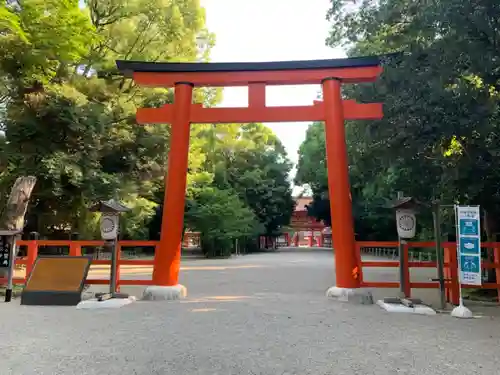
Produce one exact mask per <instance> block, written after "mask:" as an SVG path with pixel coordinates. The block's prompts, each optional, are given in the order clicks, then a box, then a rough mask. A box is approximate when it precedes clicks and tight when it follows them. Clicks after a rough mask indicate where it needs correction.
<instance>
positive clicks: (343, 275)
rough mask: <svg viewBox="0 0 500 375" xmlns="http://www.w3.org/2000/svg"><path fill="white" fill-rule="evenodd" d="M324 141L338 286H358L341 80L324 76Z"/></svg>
mask: <svg viewBox="0 0 500 375" xmlns="http://www.w3.org/2000/svg"><path fill="white" fill-rule="evenodd" d="M322 85H323V100H324V108H325V140H326V159H327V167H328V193H329V198H330V211H331V218H332V222H333V223H335V225H332V242H333V243H335V271H336V283H337V287H339V288H349V289H351V288H359V286H360V284H359V279H355V278H354V277H353V270H354V269H355V268H356V265H357V260H356V255H355V250H354V247H355V242H354V226H353V220H352V204H351V197H350V196H351V194H350V186H349V170H348V160H347V146H346V142H345V126H344V113H343V106H342V94H341V82H340V80H339V79H337V78H334V77H331V78H327V79H324V80H323V82H322Z"/></svg>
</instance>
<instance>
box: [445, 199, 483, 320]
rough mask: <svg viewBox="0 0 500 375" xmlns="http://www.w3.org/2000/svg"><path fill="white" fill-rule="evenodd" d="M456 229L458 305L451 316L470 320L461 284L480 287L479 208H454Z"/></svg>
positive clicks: (470, 315)
mask: <svg viewBox="0 0 500 375" xmlns="http://www.w3.org/2000/svg"><path fill="white" fill-rule="evenodd" d="M455 218H456V220H455V221H456V227H457V241H456V244H457V258H458V259H457V263H458V268H459V269H458V284H459V285H458V290H459V305H458V306H457V307H455V308H454V309H453V311H452V312H451V315H452V316H454V317H456V318H472V312H471V311H470V310H469V309H468V308H467V307H465V306H464V300H463V292H462V283H464V284H468V285H481V283H482V278H481V276H482V274H481V222H480V220H481V215H480V211H479V206H457V205H456V206H455Z"/></svg>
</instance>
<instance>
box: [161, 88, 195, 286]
mask: <svg viewBox="0 0 500 375" xmlns="http://www.w3.org/2000/svg"><path fill="white" fill-rule="evenodd" d="M192 98H193V85H192V84H191V83H186V82H179V83H176V85H175V96H174V115H173V116H174V117H173V120H172V124H171V128H170V129H171V136H170V152H169V154H168V171H167V176H166V177H165V198H164V200H163V215H162V223H161V235H160V246H159V247H158V250H157V251H156V255H155V264H154V268H153V281H154V284H155V285H159V286H173V285H177V284H178V283H179V270H180V265H181V239H182V226H183V221H184V202H185V197H186V175H187V168H188V156H189V132H190V111H191V104H192Z"/></svg>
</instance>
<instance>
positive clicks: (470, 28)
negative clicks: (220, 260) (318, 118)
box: [304, 0, 500, 238]
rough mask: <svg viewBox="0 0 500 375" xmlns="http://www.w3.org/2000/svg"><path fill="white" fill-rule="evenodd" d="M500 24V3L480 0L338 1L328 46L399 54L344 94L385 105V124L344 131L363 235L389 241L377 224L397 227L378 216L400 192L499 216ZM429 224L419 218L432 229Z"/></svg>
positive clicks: (352, 51)
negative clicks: (377, 75) (370, 81)
mask: <svg viewBox="0 0 500 375" xmlns="http://www.w3.org/2000/svg"><path fill="white" fill-rule="evenodd" d="M499 16H500V5H499V4H497V3H495V2H491V1H481V0H480V1H472V0H470V1H469V0H466V1H462V0H445V1H439V2H435V1H427V0H419V1H409V0H383V1H375V0H373V1H372V0H367V1H363V2H357V3H356V4H355V5H354V6H353V5H352V2H351V1H343V0H333V1H332V2H331V9H330V10H329V12H328V19H329V20H330V21H331V25H332V27H331V32H330V35H329V37H328V39H327V43H328V44H329V45H332V46H338V45H343V46H344V47H346V48H347V50H348V54H349V55H350V56H356V55H358V56H359V55H367V54H380V55H385V54H388V53H393V52H400V53H399V55H397V56H393V57H391V58H388V59H387V61H386V62H385V66H384V74H383V75H382V77H381V79H380V80H379V81H378V82H377V83H375V84H374V85H358V86H354V87H346V88H345V89H344V95H346V96H348V97H350V98H353V99H357V100H359V101H361V102H363V101H364V102H373V101H382V102H384V103H385V109H384V111H385V115H384V119H382V120H381V121H371V122H368V123H363V122H347V124H346V127H347V142H348V147H349V156H350V164H351V167H350V175H351V185H352V193H353V202H354V208H355V214H356V216H357V218H358V219H360V218H363V219H364V223H368V224H369V225H365V226H364V231H365V232H370V231H371V232H376V233H378V234H380V233H384V235H385V232H387V231H385V232H384V230H381V228H380V225H381V224H383V223H387V225H388V223H390V219H387V218H386V219H383V217H386V216H385V215H386V214H384V211H383V210H382V209H381V207H383V206H384V205H385V203H384V202H385V201H387V200H388V199H390V198H392V197H393V196H394V194H395V192H396V191H398V190H402V191H404V192H405V193H406V194H408V195H413V196H415V197H417V198H419V199H420V200H423V201H426V202H429V201H431V200H433V199H440V200H442V201H443V202H446V203H448V204H450V203H455V202H460V203H463V204H466V203H471V204H472V203H473V204H481V205H482V206H483V207H484V208H485V209H487V210H488V211H489V213H490V214H493V215H489V217H490V218H491V217H492V216H497V212H499V211H500V200H499V198H500V196H499V195H498V188H499V187H500V186H499V178H498V177H500V176H499V175H498V173H497V168H495V160H496V157H497V155H498V151H497V147H496V140H497V139H498V129H497V128H498V118H499V116H498V110H499V105H498V104H499V94H498V88H499V86H498V85H499V84H500V81H499V78H500V76H499V70H498V61H499V58H500V52H499V51H500V50H499V48H498V47H499V40H500V39H499V38H500V32H499V27H498V25H499V19H500V17H499ZM304 151H305V150H304ZM309 180H310V181H309V182H310V183H312V184H314V183H317V180H315V179H314V178H313V177H311V178H309ZM323 190H325V189H324V188H323ZM381 215H382V216H381ZM429 216H430V215H427V216H425V215H423V218H422V219H423V220H424V226H427V228H428V229H430V225H429V224H430V223H429V221H430V220H429ZM388 220H389V221H388ZM426 221H427V223H426ZM451 223H452V222H451V220H450V221H449V224H451ZM387 225H386V224H384V226H385V227H387ZM487 227H488V228H489V230H490V232H491V231H497V229H496V228H497V227H498V225H497V223H495V222H493V221H490V222H489V223H487ZM449 229H450V230H451V228H449ZM392 232H393V230H391V231H390V233H392ZM386 238H387V237H386Z"/></svg>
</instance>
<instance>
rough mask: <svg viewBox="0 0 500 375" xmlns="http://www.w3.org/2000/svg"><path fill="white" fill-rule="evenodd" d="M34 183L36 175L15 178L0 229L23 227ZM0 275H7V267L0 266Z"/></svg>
mask: <svg viewBox="0 0 500 375" xmlns="http://www.w3.org/2000/svg"><path fill="white" fill-rule="evenodd" d="M35 184H36V177H33V176H23V177H18V178H17V180H16V182H15V183H14V185H13V186H12V189H11V191H10V195H9V199H8V200H7V203H6V204H5V207H4V210H3V213H2V217H1V219H0V229H3V230H22V229H23V228H24V217H25V215H26V211H27V209H28V201H29V199H30V197H31V193H32V192H33V188H34V187H35ZM16 255H17V254H16ZM0 277H7V269H4V268H0Z"/></svg>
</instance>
